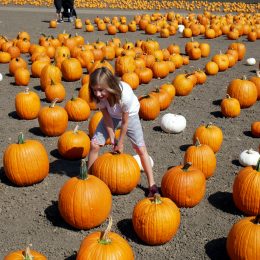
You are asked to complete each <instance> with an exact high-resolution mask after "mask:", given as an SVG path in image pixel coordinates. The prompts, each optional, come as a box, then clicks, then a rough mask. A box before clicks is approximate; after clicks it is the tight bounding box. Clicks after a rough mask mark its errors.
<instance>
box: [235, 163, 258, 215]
mask: <svg viewBox="0 0 260 260" xmlns="http://www.w3.org/2000/svg"><path fill="white" fill-rule="evenodd" d="M259 187H260V172H259V171H257V170H256V169H255V167H252V166H247V167H245V168H243V169H242V170H240V171H239V173H238V174H237V176H236V178H235V180H234V184H233V200H234V203H235V205H236V207H237V208H238V209H240V210H241V211H243V212H244V213H246V214H248V215H257V214H260V189H259Z"/></svg>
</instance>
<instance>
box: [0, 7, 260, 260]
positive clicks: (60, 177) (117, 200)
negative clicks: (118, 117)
mask: <svg viewBox="0 0 260 260" xmlns="http://www.w3.org/2000/svg"><path fill="white" fill-rule="evenodd" d="M18 10H19V11H18ZM136 13H138V12H136ZM106 14H107V15H110V16H113V15H122V14H123V15H126V16H127V18H128V19H131V18H133V14H132V13H130V12H123V11H120V12H118V13H116V11H115V12H110V13H109V12H107V13H106V12H105V11H104V10H103V11H98V12H96V11H95V10H90V11H88V10H86V12H84V11H80V12H79V17H80V18H82V19H86V18H90V19H92V20H93V18H94V17H96V16H97V15H99V16H101V17H103V16H105V15H106ZM128 15H129V16H128ZM52 18H55V12H54V9H47V8H46V9H40V8H39V9H38V8H33V9H30V11H28V10H27V9H26V10H23V9H18V8H13V9H10V8H2V7H1V8H0V34H2V35H5V36H7V37H8V38H14V37H16V35H17V33H18V32H19V31H28V32H29V33H30V35H31V39H32V40H31V42H32V43H36V42H37V41H38V38H39V36H40V33H45V34H46V35H53V36H57V34H58V33H60V32H62V31H63V30H66V31H67V32H70V33H71V34H72V35H75V33H78V34H80V35H83V36H84V37H85V40H86V41H89V42H94V41H96V40H97V39H99V40H102V41H106V40H108V39H111V36H109V35H106V34H105V33H104V32H97V31H96V32H94V33H87V32H84V30H83V29H82V30H77V31H76V30H75V29H74V27H73V25H72V24H71V23H67V22H66V23H63V24H60V25H59V26H58V28H57V29H49V28H48V22H49V20H50V19H52ZM116 36H118V37H120V38H121V39H122V40H123V41H125V40H126V39H127V40H128V41H133V42H135V41H136V40H137V39H146V38H147V35H145V34H144V33H143V32H142V31H138V32H136V33H127V34H117V35H116ZM153 38H154V39H155V40H157V41H159V43H160V46H161V48H165V47H167V46H168V45H169V44H170V43H176V44H178V45H180V46H181V51H182V52H184V45H185V43H186V42H187V41H189V40H188V39H185V38H182V36H181V34H180V33H177V34H176V35H175V36H172V37H170V38H168V39H161V38H159V37H158V36H157V35H156V36H154V37H153ZM196 40H198V41H199V42H209V43H210V45H211V55H210V57H208V58H203V59H200V60H198V61H191V62H190V64H189V65H187V66H183V67H181V68H180V69H178V70H176V71H175V72H174V73H172V74H170V75H169V76H168V77H167V78H165V79H163V80H155V79H154V80H152V81H151V82H150V83H149V84H148V85H140V86H139V88H138V89H137V90H135V92H136V94H137V95H140V94H145V93H147V92H148V91H150V90H152V89H154V87H155V86H159V85H161V84H162V83H164V82H168V81H172V80H173V79H174V77H175V76H176V75H178V74H179V73H182V72H184V71H185V70H188V71H189V70H191V71H193V70H194V68H195V69H196V68H204V66H205V64H206V62H207V61H208V60H209V59H211V57H212V56H213V55H214V54H216V53H218V52H219V51H220V50H221V51H222V52H225V51H226V49H227V47H228V45H229V44H230V43H231V42H233V41H230V40H227V39H226V37H225V36H221V37H218V38H216V39H214V40H206V39H204V37H202V36H199V37H197V38H196ZM241 41H242V42H243V43H244V44H245V45H246V47H247V53H246V55H245V58H244V60H243V61H240V62H238V64H237V65H235V66H234V67H233V68H231V69H228V70H227V71H225V72H221V73H218V74H217V75H216V76H211V77H208V79H207V81H206V83H205V84H204V85H199V86H197V87H195V88H194V89H193V91H192V93H191V94H190V95H189V96H186V97H175V99H174V101H173V102H172V104H171V106H170V107H169V108H168V109H167V110H166V111H163V112H161V113H160V116H159V117H158V118H157V119H156V120H154V121H142V125H143V129H144V134H145V140H146V143H147V148H148V151H149V154H150V155H151V156H152V158H153V159H154V162H155V165H154V175H155V179H156V182H157V183H158V186H160V183H161V179H162V176H163V174H164V173H165V172H166V171H167V169H168V168H169V167H170V166H174V165H179V164H181V163H182V162H183V156H184V153H185V150H186V149H187V147H188V146H189V145H191V144H192V135H193V133H194V131H195V129H196V128H197V127H198V126H199V125H201V124H203V123H205V124H206V123H209V122H212V123H213V124H216V125H217V126H219V127H221V129H222V130H223V134H224V141H223V144H222V147H221V150H220V151H219V152H218V153H217V169H216V172H215V175H214V176H213V177H211V178H210V179H209V180H207V188H206V194H205V197H204V199H203V200H202V201H201V203H200V204H199V205H197V206H195V207H194V208H188V209H186V208H182V209H181V225H180V228H179V230H178V233H177V234H176V236H175V237H174V238H173V239H172V240H171V241H170V242H169V243H167V244H165V245H161V246H148V245H145V244H143V243H142V242H141V241H140V240H139V239H138V237H137V236H136V234H135V233H134V231H133V228H132V222H131V217H132V211H133V207H134V205H135V204H136V203H137V202H138V201H139V200H141V199H142V198H144V196H145V191H146V190H145V188H146V187H147V183H146V178H145V177H144V174H142V177H141V181H140V185H138V187H136V189H134V190H133V191H132V192H131V193H130V194H127V195H121V196H113V209H112V216H113V219H114V224H113V227H112V229H113V231H115V232H118V233H119V234H120V235H122V236H123V237H124V238H125V239H126V240H127V241H128V242H129V244H130V245H131V247H132V248H133V250H134V253H135V257H136V259H180V260H183V259H214V260H217V259H218V260H219V259H222V260H223V259H227V258H228V257H227V253H226V249H225V243H226V237H227V235H228V232H229V230H230V228H231V226H232V225H233V224H234V223H235V222H236V221H238V220H239V219H240V218H241V217H243V214H242V213H241V212H239V211H238V210H237V209H236V208H235V206H234V204H233V201H232V184H233V181H234V178H235V176H236V174H237V173H238V171H239V170H240V169H241V166H240V165H239V163H238V156H239V154H240V153H241V152H242V151H243V150H246V149H249V148H253V149H254V150H257V149H258V146H259V138H258V139H257V138H253V137H252V136H251V134H250V125H251V123H252V122H253V121H256V120H258V121H259V120H260V116H259V114H260V102H259V101H258V102H257V103H256V104H255V105H254V106H252V107H250V108H248V109H243V110H242V111H241V115H240V116H239V117H237V118H233V119H231V118H224V117H222V115H221V113H220V100H221V99H222V98H223V97H224V96H225V94H226V90H227V86H228V84H229V82H230V81H231V80H232V79H235V78H240V77H241V76H242V75H246V76H248V77H250V76H252V75H254V73H255V71H256V69H257V66H256V65H255V66H248V65H246V59H247V58H249V57H254V58H256V60H257V61H258V62H259V60H260V51H259V50H260V41H257V42H248V41H247V40H246V38H245V37H242V38H241ZM23 57H24V58H27V59H28V56H25V55H23ZM192 66H194V67H192ZM0 72H1V73H2V74H3V81H1V82H0V118H1V124H0V131H1V135H0V151H1V157H2V156H3V152H4V150H5V149H6V147H7V146H8V145H9V144H11V143H15V142H16V141H17V136H18V134H19V132H23V133H24V135H25V138H26V139H37V140H39V141H41V142H42V143H43V144H44V146H45V148H46V149H47V151H48V155H49V160H50V174H49V175H48V177H47V178H46V179H44V181H42V182H41V183H39V184H37V185H33V186H30V187H15V186H14V185H12V184H11V183H10V182H9V181H8V180H7V178H6V177H5V174H4V169H3V163H2V160H1V165H0V168H1V171H0V198H1V199H0V248H1V249H0V259H3V257H4V256H5V255H6V254H7V253H8V252H11V251H14V250H17V249H23V248H25V247H26V245H28V244H30V243H31V244H32V248H33V249H34V250H37V251H39V252H41V253H43V254H44V255H46V257H47V258H48V259H50V260H54V259H57V260H61V259H66V260H72V259H76V252H77V251H78V249H79V246H80V243H81V241H82V240H83V238H84V237H85V236H86V235H88V234H89V233H91V232H93V231H95V230H100V229H104V227H105V226H106V225H107V223H103V224H102V225H101V226H100V227H97V228H94V229H91V230H87V231H78V230H75V229H73V228H71V227H70V226H69V225H67V224H66V223H65V222H64V221H63V220H62V218H61V217H60V215H59V212H58V208H57V200H58V193H59V190H60V188H61V187H62V185H63V184H64V183H65V181H67V180H68V179H69V178H71V177H73V176H77V175H78V173H79V165H80V161H79V160H76V161H69V160H65V159H63V158H61V157H60V156H59V154H58V152H57V140H58V137H45V136H44V135H42V134H41V132H40V130H39V125H38V121H37V119H35V120H31V121H25V120H19V119H18V117H17V116H16V113H15V106H14V100H15V95H16V94H17V93H19V92H20V91H21V87H18V86H15V85H14V78H13V77H10V76H8V65H7V64H0ZM63 83H64V85H65V87H66V91H67V97H66V100H65V101H63V102H62V103H61V105H64V104H65V103H66V101H67V100H69V99H70V98H71V96H72V94H73V93H75V91H78V89H79V87H80V82H72V83H67V82H63ZM29 87H30V89H32V90H34V91H35V92H37V93H38V94H39V95H40V97H41V102H42V105H43V106H46V105H48V103H47V102H46V101H45V99H44V97H45V96H44V93H43V92H42V91H41V90H40V87H39V79H37V78H31V80H30V84H29ZM165 113H176V114H182V115H183V116H185V118H186V119H187V127H186V129H185V130H184V131H183V132H182V133H180V134H167V133H164V132H162V131H161V129H160V119H161V117H162V116H163V115H164V114H165ZM88 122H89V120H88V121H85V122H81V123H80V124H79V125H80V129H81V130H85V131H86V132H87V131H88ZM75 124H76V123H75V122H69V127H68V129H73V128H74V127H75ZM105 150H106V148H104V149H103V150H102V152H103V151H105ZM125 152H127V153H130V154H134V151H133V150H132V148H131V145H130V143H129V141H126V144H125Z"/></svg>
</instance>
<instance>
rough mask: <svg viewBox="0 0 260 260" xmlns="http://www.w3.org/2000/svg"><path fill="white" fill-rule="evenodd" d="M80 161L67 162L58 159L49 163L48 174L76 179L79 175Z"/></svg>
mask: <svg viewBox="0 0 260 260" xmlns="http://www.w3.org/2000/svg"><path fill="white" fill-rule="evenodd" d="M80 164H81V160H77V161H68V160H64V159H58V160H55V161H53V162H51V163H50V173H51V174H59V175H66V176H69V177H76V176H78V175H79V174H80Z"/></svg>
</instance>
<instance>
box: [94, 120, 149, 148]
mask: <svg viewBox="0 0 260 260" xmlns="http://www.w3.org/2000/svg"><path fill="white" fill-rule="evenodd" d="M112 120H113V124H114V130H115V129H117V128H120V126H121V122H122V120H121V119H117V118H112ZM126 135H127V136H128V137H129V139H130V141H131V143H132V145H133V147H142V146H145V142H144V136H143V129H142V125H141V122H140V118H139V115H134V116H130V117H129V118H128V127H127V132H126ZM108 137H109V136H108V132H107V130H106V128H105V123H104V119H103V118H102V119H101V120H100V122H99V124H98V126H97V129H96V131H95V134H94V136H93V137H92V139H91V141H93V142H95V143H97V144H98V145H102V146H103V145H104V144H105V143H106V140H107V138H108Z"/></svg>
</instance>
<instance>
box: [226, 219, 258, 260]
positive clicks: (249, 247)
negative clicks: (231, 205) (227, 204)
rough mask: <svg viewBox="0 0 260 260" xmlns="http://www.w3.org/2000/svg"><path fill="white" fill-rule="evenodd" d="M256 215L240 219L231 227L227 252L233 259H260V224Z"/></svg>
mask: <svg viewBox="0 0 260 260" xmlns="http://www.w3.org/2000/svg"><path fill="white" fill-rule="evenodd" d="M254 219H255V217H246V218H243V219H241V220H239V221H238V222H237V223H235V224H234V225H233V227H232V228H231V230H230V232H229V234H228V237H227V244H226V246H227V252H228V255H229V257H230V259H231V260H258V259H260V225H259V224H255V223H254V222H253V221H254Z"/></svg>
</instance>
